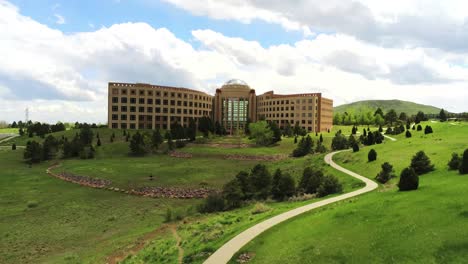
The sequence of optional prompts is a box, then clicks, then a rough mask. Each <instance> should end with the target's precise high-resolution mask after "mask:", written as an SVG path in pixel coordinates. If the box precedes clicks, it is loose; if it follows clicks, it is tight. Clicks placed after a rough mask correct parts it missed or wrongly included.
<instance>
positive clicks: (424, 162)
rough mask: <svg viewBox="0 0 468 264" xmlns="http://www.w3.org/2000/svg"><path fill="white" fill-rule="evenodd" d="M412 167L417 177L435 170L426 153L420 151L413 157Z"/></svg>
mask: <svg viewBox="0 0 468 264" xmlns="http://www.w3.org/2000/svg"><path fill="white" fill-rule="evenodd" d="M410 167H411V168H412V169H413V170H414V172H415V173H416V174H417V175H422V174H425V173H428V172H430V171H433V170H434V165H432V164H431V160H430V159H429V157H428V156H427V155H426V153H424V151H419V152H417V153H416V155H414V156H413V158H412V159H411V165H410Z"/></svg>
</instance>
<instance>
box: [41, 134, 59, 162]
mask: <svg viewBox="0 0 468 264" xmlns="http://www.w3.org/2000/svg"><path fill="white" fill-rule="evenodd" d="M58 146H59V142H58V140H57V139H55V137H54V136H52V135H48V136H47V138H46V139H45V140H44V143H43V144H42V160H51V159H53V158H54V157H55V155H56V154H57V151H58Z"/></svg>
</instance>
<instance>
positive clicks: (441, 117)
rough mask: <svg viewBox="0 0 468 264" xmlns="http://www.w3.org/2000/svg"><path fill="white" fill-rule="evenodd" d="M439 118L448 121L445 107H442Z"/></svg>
mask: <svg viewBox="0 0 468 264" xmlns="http://www.w3.org/2000/svg"><path fill="white" fill-rule="evenodd" d="M439 119H440V121H441V122H445V121H447V114H446V113H445V110H444V109H440V113H439Z"/></svg>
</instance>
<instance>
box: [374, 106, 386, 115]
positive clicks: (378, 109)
mask: <svg viewBox="0 0 468 264" xmlns="http://www.w3.org/2000/svg"><path fill="white" fill-rule="evenodd" d="M376 115H380V116H384V113H383V111H382V109H381V108H380V107H379V108H377V110H375V112H374V116H376Z"/></svg>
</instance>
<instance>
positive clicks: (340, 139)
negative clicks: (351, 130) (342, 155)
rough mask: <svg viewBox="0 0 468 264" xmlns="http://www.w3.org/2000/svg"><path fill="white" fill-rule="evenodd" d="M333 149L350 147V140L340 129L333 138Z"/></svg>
mask: <svg viewBox="0 0 468 264" xmlns="http://www.w3.org/2000/svg"><path fill="white" fill-rule="evenodd" d="M331 146H332V149H333V150H341V149H347V148H348V140H347V139H346V137H345V136H344V135H343V134H341V132H340V131H338V133H336V134H335V137H333V139H332V145H331Z"/></svg>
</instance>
